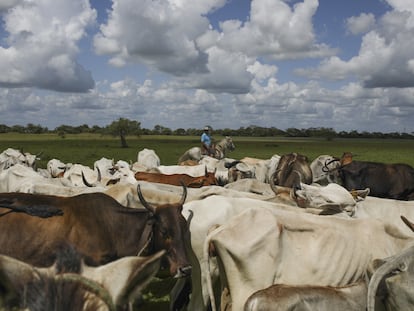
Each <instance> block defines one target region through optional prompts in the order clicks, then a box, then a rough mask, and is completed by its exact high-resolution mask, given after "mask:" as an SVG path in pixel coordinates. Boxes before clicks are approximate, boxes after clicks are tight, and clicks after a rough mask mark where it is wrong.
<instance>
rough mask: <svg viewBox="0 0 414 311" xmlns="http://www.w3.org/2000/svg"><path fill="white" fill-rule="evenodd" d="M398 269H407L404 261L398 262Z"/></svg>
mask: <svg viewBox="0 0 414 311" xmlns="http://www.w3.org/2000/svg"><path fill="white" fill-rule="evenodd" d="M398 270H399V271H406V270H407V265H406V264H405V262H402V263H401V264H399V266H398Z"/></svg>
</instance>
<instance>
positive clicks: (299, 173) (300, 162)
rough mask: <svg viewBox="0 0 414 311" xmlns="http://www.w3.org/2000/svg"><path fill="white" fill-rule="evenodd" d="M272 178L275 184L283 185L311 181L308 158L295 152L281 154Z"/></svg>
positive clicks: (289, 185)
mask: <svg viewBox="0 0 414 311" xmlns="http://www.w3.org/2000/svg"><path fill="white" fill-rule="evenodd" d="M273 178H274V182H275V184H276V185H279V186H284V187H292V186H293V185H294V184H298V183H300V182H303V183H306V184H310V183H312V170H311V168H310V165H309V163H308V158H307V157H306V156H304V155H301V154H297V153H289V154H285V155H283V156H282V157H281V158H280V160H279V163H278V165H277V168H276V172H275V174H274V177H273Z"/></svg>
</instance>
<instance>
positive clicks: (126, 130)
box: [0, 118, 414, 147]
mask: <svg viewBox="0 0 414 311" xmlns="http://www.w3.org/2000/svg"><path fill="white" fill-rule="evenodd" d="M203 127H204V125H200V128H188V129H184V128H178V129H175V130H172V129H170V128H168V127H165V126H162V125H156V126H154V128H153V129H146V128H141V123H140V122H138V121H133V120H128V119H124V118H120V119H118V120H116V121H113V122H112V123H111V124H109V125H107V126H104V127H100V126H97V125H93V126H89V125H87V124H83V125H80V126H70V125H60V126H58V127H56V128H55V129H53V130H51V129H48V128H47V127H43V126H41V125H35V124H31V123H29V124H27V125H26V126H21V125H13V126H7V125H4V124H0V133H10V132H14V133H24V134H53V133H56V135H59V136H61V137H62V138H64V137H65V135H67V134H82V133H83V134H85V133H90V134H102V135H108V134H110V135H113V136H117V137H120V139H121V145H122V146H123V147H127V143H126V141H125V136H126V135H137V136H140V135H173V136H198V135H201V132H202V128H203ZM213 134H214V135H215V136H221V135H223V136H224V135H229V136H234V137H237V136H244V137H275V136H278V137H318V138H325V139H327V140H331V139H333V138H399V139H413V138H414V132H411V133H400V132H392V133H382V132H365V131H363V132H358V131H356V130H352V131H349V132H347V131H340V132H336V131H335V130H333V129H332V128H326V127H314V128H308V129H297V128H288V129H286V130H281V129H278V128H276V127H261V126H255V125H251V126H248V127H240V128H239V129H229V128H224V129H214V131H213Z"/></svg>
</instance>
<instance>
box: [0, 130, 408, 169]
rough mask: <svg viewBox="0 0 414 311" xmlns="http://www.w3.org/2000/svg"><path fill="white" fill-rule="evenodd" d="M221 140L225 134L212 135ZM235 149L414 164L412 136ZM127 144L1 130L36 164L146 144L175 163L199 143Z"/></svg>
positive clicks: (126, 151) (157, 140) (124, 152)
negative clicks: (37, 157)
mask: <svg viewBox="0 0 414 311" xmlns="http://www.w3.org/2000/svg"><path fill="white" fill-rule="evenodd" d="M214 138H215V139H216V140H217V141H219V140H220V139H221V138H222V137H214ZM233 141H234V143H235V145H236V150H235V151H233V152H232V153H230V154H229V155H228V156H229V157H231V158H234V159H241V158H243V157H245V156H249V157H257V158H263V159H268V158H270V157H271V156H272V155H274V154H279V155H282V154H285V153H290V152H297V153H301V154H304V155H306V156H308V158H309V159H310V160H313V159H314V158H316V157H317V156H319V155H321V154H329V155H334V156H341V155H342V153H343V152H345V151H350V152H352V153H353V154H355V155H356V157H355V159H358V160H366V161H376V162H385V163H407V164H410V165H412V166H414V157H413V151H414V140H399V139H333V140H330V141H328V140H326V139H317V138H285V137H266V138H257V137H234V138H233ZM127 142H128V145H129V148H121V147H120V140H119V138H116V137H111V136H101V135H98V134H78V135H67V136H66V137H65V138H61V137H59V136H58V135H53V134H34V135H25V134H13V133H8V134H0V151H3V150H5V149H6V148H9V147H12V148H18V149H23V150H24V151H27V152H30V153H33V154H38V153H40V152H41V156H40V158H41V160H40V161H39V163H38V167H43V168H44V167H45V166H46V163H47V162H48V161H49V160H50V159H52V158H57V159H59V160H61V161H63V162H65V163H67V162H71V163H81V164H85V165H89V166H93V162H95V161H96V160H99V159H100V158H101V157H106V158H113V159H115V161H117V160H125V161H131V162H135V161H136V159H137V154H138V152H139V151H140V150H142V149H143V148H148V149H154V150H155V152H156V153H157V154H158V156H159V157H160V159H161V164H164V165H171V164H176V163H177V160H178V158H179V157H180V156H181V155H182V154H183V153H184V152H185V151H186V150H187V149H189V148H191V147H194V146H200V142H199V137H196V136H190V137H189V136H141V137H135V136H134V137H127Z"/></svg>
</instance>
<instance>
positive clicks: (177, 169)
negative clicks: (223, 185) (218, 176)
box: [156, 164, 214, 177]
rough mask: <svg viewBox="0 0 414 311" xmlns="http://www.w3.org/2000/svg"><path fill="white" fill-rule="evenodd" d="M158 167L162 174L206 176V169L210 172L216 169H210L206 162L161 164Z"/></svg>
mask: <svg viewBox="0 0 414 311" xmlns="http://www.w3.org/2000/svg"><path fill="white" fill-rule="evenodd" d="M156 169H157V170H158V171H159V172H160V173H161V174H166V175H172V174H187V175H190V176H193V177H199V176H204V175H205V174H206V170H207V171H208V172H214V170H208V168H207V166H206V165H204V164H198V165H191V166H187V165H159V166H157V167H156Z"/></svg>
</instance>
